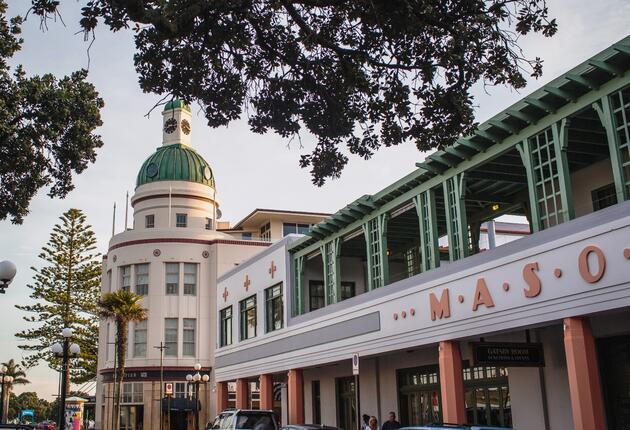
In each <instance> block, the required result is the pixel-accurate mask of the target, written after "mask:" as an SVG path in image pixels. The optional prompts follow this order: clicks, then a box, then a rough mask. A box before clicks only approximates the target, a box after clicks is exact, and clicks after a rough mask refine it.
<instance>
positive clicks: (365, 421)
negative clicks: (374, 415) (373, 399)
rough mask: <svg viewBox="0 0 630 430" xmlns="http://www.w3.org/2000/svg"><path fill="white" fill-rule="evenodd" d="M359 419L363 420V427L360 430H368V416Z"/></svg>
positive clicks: (364, 415)
mask: <svg viewBox="0 0 630 430" xmlns="http://www.w3.org/2000/svg"><path fill="white" fill-rule="evenodd" d="M361 418H363V425H362V426H361V428H362V429H363V430H370V416H369V415H368V414H363V416H362V417H361Z"/></svg>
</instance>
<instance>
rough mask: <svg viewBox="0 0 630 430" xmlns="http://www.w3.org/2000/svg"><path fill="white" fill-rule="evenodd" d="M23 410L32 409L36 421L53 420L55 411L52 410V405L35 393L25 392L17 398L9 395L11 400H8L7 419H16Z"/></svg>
mask: <svg viewBox="0 0 630 430" xmlns="http://www.w3.org/2000/svg"><path fill="white" fill-rule="evenodd" d="M24 409H33V410H34V411H35V419H36V420H37V421H43V420H47V419H54V418H55V410H54V409H52V404H51V403H50V402H49V401H47V400H46V399H40V398H39V397H38V396H37V393H36V392H34V391H25V392H24V393H21V394H19V395H17V396H16V395H15V394H13V393H11V398H10V399H9V418H10V419H15V418H17V416H18V414H19V413H20V411H22V410H24Z"/></svg>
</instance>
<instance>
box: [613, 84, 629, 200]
mask: <svg viewBox="0 0 630 430" xmlns="http://www.w3.org/2000/svg"><path fill="white" fill-rule="evenodd" d="M610 100H611V102H612V109H613V112H612V114H613V119H614V121H615V131H616V133H617V150H618V151H619V163H620V166H619V167H620V168H621V174H622V176H623V178H622V181H623V184H624V186H625V188H626V193H627V194H630V86H627V87H625V88H622V89H621V90H619V91H617V92H615V93H614V94H612V95H611V96H610ZM627 194H626V195H627Z"/></svg>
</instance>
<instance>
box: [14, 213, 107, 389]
mask: <svg viewBox="0 0 630 430" xmlns="http://www.w3.org/2000/svg"><path fill="white" fill-rule="evenodd" d="M60 220H61V223H58V224H56V225H55V226H54V227H53V231H52V233H51V235H50V239H49V240H48V243H47V244H46V245H45V246H44V247H43V248H42V252H41V253H40V254H39V258H41V259H42V260H43V261H44V262H45V263H46V265H45V266H44V267H42V268H40V269H38V268H35V267H33V268H32V270H33V271H34V272H35V275H34V283H33V284H31V285H28V287H29V288H30V289H31V290H32V292H31V295H30V297H31V299H33V300H34V301H35V303H34V304H24V305H16V307H17V308H18V309H20V310H23V311H25V312H28V313H29V314H30V315H29V316H25V317H24V320H25V321H27V322H28V323H32V324H33V325H34V326H35V327H33V328H29V329H26V330H23V331H21V332H19V333H17V334H16V337H18V338H19V339H22V340H25V341H27V343H26V344H21V345H19V348H21V349H23V350H25V351H27V352H29V353H30V354H29V355H27V356H26V358H25V364H26V366H27V367H32V366H35V365H36V364H38V363H40V362H42V361H44V362H47V363H48V365H49V366H50V367H51V368H53V369H56V370H59V367H60V364H61V363H60V362H61V359H60V358H59V357H56V356H55V355H54V354H52V353H51V352H50V346H51V345H52V344H53V343H54V342H63V337H62V335H61V331H62V329H63V328H64V327H71V328H72V329H73V330H74V335H73V337H72V339H71V340H72V342H74V343H77V344H78V345H79V346H80V347H81V353H80V355H79V356H78V357H77V358H73V359H72V360H71V367H70V379H71V381H72V382H74V383H81V382H85V381H88V380H90V379H93V378H94V377H95V376H96V358H97V339H98V312H97V305H98V299H99V294H100V293H99V285H100V274H101V267H100V263H99V261H98V258H97V257H98V254H97V253H94V250H95V248H96V236H95V234H94V232H93V231H92V227H91V226H89V225H87V224H86V218H85V215H84V214H83V212H81V211H80V210H78V209H70V210H68V211H67V212H65V213H64V214H63V215H62V216H61V217H60Z"/></svg>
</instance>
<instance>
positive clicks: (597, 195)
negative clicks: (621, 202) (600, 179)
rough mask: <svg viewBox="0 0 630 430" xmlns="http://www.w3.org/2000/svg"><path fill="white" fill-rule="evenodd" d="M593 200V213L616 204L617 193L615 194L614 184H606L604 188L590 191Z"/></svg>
mask: <svg viewBox="0 0 630 430" xmlns="http://www.w3.org/2000/svg"><path fill="white" fill-rule="evenodd" d="M591 198H592V199H593V211H598V210H600V209H604V208H607V207H608V206H612V205H616V204H617V193H616V192H615V184H614V183H612V184H608V185H606V186H604V187H601V188H598V189H596V190H593V191H591Z"/></svg>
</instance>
